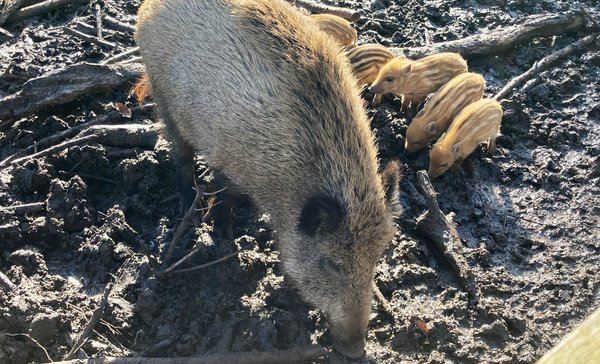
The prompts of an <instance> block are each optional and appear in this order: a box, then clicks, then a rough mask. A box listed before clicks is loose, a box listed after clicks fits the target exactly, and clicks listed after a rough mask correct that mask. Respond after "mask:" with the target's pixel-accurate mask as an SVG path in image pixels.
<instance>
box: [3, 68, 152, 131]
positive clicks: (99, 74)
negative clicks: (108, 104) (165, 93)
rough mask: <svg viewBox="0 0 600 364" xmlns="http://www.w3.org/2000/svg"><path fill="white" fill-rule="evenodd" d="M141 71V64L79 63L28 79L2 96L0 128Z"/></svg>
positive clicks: (134, 76) (116, 84)
mask: <svg viewBox="0 0 600 364" xmlns="http://www.w3.org/2000/svg"><path fill="white" fill-rule="evenodd" d="M142 70H143V66H142V65H141V64H127V65H124V64H119V65H99V64H92V63H79V64H76V65H73V66H70V67H67V68H64V69H62V70H58V71H53V72H50V73H48V74H45V75H43V76H41V77H37V78H34V79H32V80H29V81H27V82H25V84H24V85H23V88H22V90H21V91H19V92H17V93H15V94H13V95H9V96H6V97H5V98H3V99H0V129H2V128H3V127H6V126H7V125H10V123H11V121H14V120H15V119H18V118H21V117H24V116H27V115H30V114H32V113H34V112H36V111H39V110H41V109H43V108H46V107H48V106H52V105H58V104H64V103H67V102H71V101H74V100H76V99H77V98H78V97H80V96H82V95H85V94H93V93H98V92H103V91H106V90H114V89H115V88H118V87H121V86H123V85H125V84H128V83H130V84H131V83H133V82H135V81H136V80H137V79H138V78H139V77H140V75H141V74H142Z"/></svg>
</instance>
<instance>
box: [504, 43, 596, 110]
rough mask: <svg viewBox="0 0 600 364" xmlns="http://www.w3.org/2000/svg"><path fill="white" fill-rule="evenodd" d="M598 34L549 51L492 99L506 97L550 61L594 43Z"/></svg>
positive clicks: (548, 65) (552, 61) (546, 66)
mask: <svg viewBox="0 0 600 364" xmlns="http://www.w3.org/2000/svg"><path fill="white" fill-rule="evenodd" d="M599 36H600V33H594V34H592V35H588V36H587V37H585V38H581V39H579V40H578V41H577V42H575V43H573V44H570V45H568V46H566V47H564V48H562V49H559V50H558V51H556V52H553V53H550V54H549V55H547V56H546V57H544V58H542V59H540V60H539V61H537V62H535V63H534V64H533V66H531V68H530V69H528V70H527V71H525V72H523V73H522V74H520V75H518V76H517V77H514V78H513V79H512V80H510V82H508V83H507V84H506V85H505V86H504V87H503V88H502V90H500V91H499V92H498V93H497V94H496V95H495V96H494V100H500V99H502V98H504V97H506V96H507V95H508V93H509V92H510V91H512V90H513V89H514V88H516V87H517V86H519V85H521V84H522V83H524V82H525V81H527V80H529V79H530V78H532V77H534V76H536V75H538V74H539V73H540V72H541V71H543V70H545V69H547V68H548V67H550V65H551V64H552V63H554V62H556V61H558V60H559V59H561V58H564V57H566V56H568V55H570V54H572V53H575V52H576V51H578V50H581V49H583V48H585V47H586V46H588V45H589V44H591V43H594V42H595V41H596V39H598V37H599Z"/></svg>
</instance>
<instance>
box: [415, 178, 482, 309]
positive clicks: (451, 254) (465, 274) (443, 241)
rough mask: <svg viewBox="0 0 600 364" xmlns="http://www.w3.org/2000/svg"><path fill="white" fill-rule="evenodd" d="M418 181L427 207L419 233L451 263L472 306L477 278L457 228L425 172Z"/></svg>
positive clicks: (420, 218)
mask: <svg viewBox="0 0 600 364" xmlns="http://www.w3.org/2000/svg"><path fill="white" fill-rule="evenodd" d="M417 179H418V180H419V185H420V186H421V189H422V191H421V193H422V194H423V197H424V198H425V202H426V204H427V209H428V210H427V212H425V213H424V214H422V215H421V216H419V217H418V218H417V222H416V223H417V231H419V232H420V233H421V234H423V235H425V236H427V237H428V238H429V239H430V240H431V241H432V242H433V243H434V245H435V247H436V248H437V250H438V251H440V253H442V255H443V257H444V258H446V260H447V261H448V262H449V263H450V266H451V267H452V271H453V272H454V274H455V275H456V277H457V278H458V281H459V282H460V284H461V286H462V287H463V288H464V289H465V290H466V291H467V294H468V295H469V301H470V303H471V304H472V305H475V304H476V303H477V302H478V294H477V287H476V281H475V277H474V275H473V272H472V271H471V270H470V269H469V265H468V263H467V261H466V259H465V258H464V256H463V255H462V252H461V249H460V247H461V244H462V242H461V239H460V236H459V235H458V231H456V228H455V227H454V226H453V225H452V224H451V223H450V222H449V221H448V220H447V219H446V216H444V214H443V213H442V211H441V210H440V206H439V205H438V202H437V199H436V197H435V196H436V193H435V190H434V189H433V186H432V185H431V181H430V180H429V176H428V175H427V172H426V171H418V172H417Z"/></svg>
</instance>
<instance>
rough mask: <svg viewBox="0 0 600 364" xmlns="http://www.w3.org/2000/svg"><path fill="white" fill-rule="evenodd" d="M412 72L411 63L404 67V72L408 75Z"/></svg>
mask: <svg viewBox="0 0 600 364" xmlns="http://www.w3.org/2000/svg"><path fill="white" fill-rule="evenodd" d="M410 71H412V63H409V64H407V65H404V66H403V67H402V72H404V73H406V74H408V73H410Z"/></svg>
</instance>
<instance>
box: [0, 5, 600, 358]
mask: <svg viewBox="0 0 600 364" xmlns="http://www.w3.org/2000/svg"><path fill="white" fill-rule="evenodd" d="M95 4H99V5H100V6H101V9H102V11H103V14H105V15H111V16H113V17H115V18H117V19H119V20H121V21H123V22H129V23H134V22H135V14H136V10H137V8H138V7H139V4H140V2H139V1H137V0H135V1H127V2H125V1H122V0H106V1H102V2H92V3H91V4H83V5H76V6H71V7H68V8H64V9H61V10H57V11H52V12H50V13H47V14H44V15H40V16H37V17H33V18H30V19H28V20H25V21H21V22H17V23H13V24H9V25H6V26H5V28H6V29H7V30H9V31H10V32H12V33H14V34H15V37H14V38H2V42H3V43H2V44H1V45H0V97H4V96H7V95H10V94H13V93H15V92H17V91H19V90H20V88H21V86H22V85H23V83H24V82H25V81H27V80H28V79H31V78H33V77H37V76H40V75H42V74H44V73H46V72H49V71H52V70H56V69H60V68H63V67H66V66H69V65H72V64H75V63H78V62H82V61H85V62H100V61H102V60H104V59H106V58H108V57H109V56H111V55H114V54H117V53H119V52H121V51H123V50H125V49H126V48H128V47H131V46H133V45H134V42H133V40H132V37H131V34H129V33H127V32H126V31H114V30H111V29H110V28H109V27H107V28H106V30H105V32H104V36H105V38H106V40H109V41H112V42H115V43H116V44H117V46H116V47H110V46H98V45H94V44H90V43H88V42H85V41H81V40H79V39H77V38H75V37H73V36H71V35H67V34H65V33H64V32H63V31H62V29H61V27H63V26H65V25H74V24H75V21H77V20H79V21H84V22H87V23H89V24H92V25H93V24H94V22H95V20H94V14H95V7H94V5H95ZM334 4H337V5H341V6H345V7H353V8H356V9H359V10H360V11H361V14H362V15H363V17H362V19H361V20H360V21H359V22H358V24H357V28H358V30H359V42H360V43H363V42H372V41H376V42H380V43H382V44H384V45H389V46H420V45H427V44H430V43H435V42H442V41H445V40H452V39H458V38H462V37H465V36H468V35H471V34H475V33H478V32H480V31H484V30H487V29H492V28H497V27H502V26H505V25H508V24H512V23H514V22H515V21H516V20H517V19H519V18H521V17H523V16H527V15H529V14H543V13H561V12H564V11H567V10H569V9H574V8H579V7H580V6H586V7H588V8H592V9H598V8H599V5H598V2H597V1H582V2H578V1H563V2H556V1H528V0H514V1H460V0H457V1H426V0H374V1H340V2H335V3H334ZM91 33H92V34H95V33H94V31H92V32H91ZM581 36H583V34H582V33H570V34H564V35H560V36H557V37H549V38H543V39H535V40H533V41H531V42H529V43H527V44H523V45H520V46H518V47H516V48H515V49H511V50H510V51H507V52H504V53H501V54H496V55H493V56H486V57H480V58H477V59H472V60H470V61H469V66H470V69H471V70H472V71H475V72H479V73H482V74H483V75H484V76H485V79H486V81H487V84H488V89H487V95H493V94H494V92H497V91H498V90H499V89H500V88H501V87H502V86H503V85H504V84H505V83H506V82H508V81H509V80H510V79H511V78H512V77H514V76H516V75H518V74H520V73H522V72H523V71H525V70H526V69H528V68H529V67H530V66H532V65H533V63H534V62H535V61H536V60H538V59H540V58H541V57H543V56H545V55H546V54H548V53H549V52H551V51H552V50H555V49H558V48H560V47H563V46H565V45H568V44H571V43H573V42H574V41H575V40H577V39H578V38H580V37H581ZM599 66H600V51H598V47H597V46H595V48H594V47H592V48H589V49H588V50H587V51H585V52H578V53H576V54H574V55H572V56H570V57H567V58H565V59H562V60H561V61H559V62H558V63H557V64H555V66H554V67H552V68H550V69H549V70H548V71H546V72H543V73H542V74H541V81H542V82H540V83H539V84H538V85H537V86H536V87H534V88H533V89H531V90H530V91H528V92H527V93H525V94H520V93H519V92H518V89H517V90H516V91H514V92H512V93H511V95H510V96H509V98H508V100H506V101H505V102H503V106H504V108H505V116H504V119H503V124H502V127H501V131H502V133H503V134H504V136H503V137H501V138H500V139H499V140H498V150H497V152H496V154H495V155H494V156H493V157H492V158H488V157H487V156H486V155H485V154H484V153H483V152H482V150H477V151H476V152H475V153H474V154H473V155H472V156H471V157H470V158H469V159H468V160H467V161H466V162H465V163H464V164H463V166H462V167H461V168H460V169H459V170H458V171H456V172H452V173H447V174H446V175H444V176H443V177H442V178H439V179H437V180H435V181H434V187H435V189H436V190H437V192H438V194H439V195H438V200H439V203H440V206H441V209H442V211H444V212H445V213H452V214H454V217H453V219H454V221H455V222H456V224H457V226H458V231H459V233H460V235H461V237H462V239H463V247H462V248H463V250H464V252H465V255H466V257H467V260H468V263H469V266H470V269H472V271H473V273H474V275H475V277H476V281H477V286H478V289H479V291H480V302H479V305H478V306H477V308H474V307H471V306H469V303H468V299H467V294H466V292H465V291H464V290H463V289H462V288H461V286H460V284H459V283H458V281H457V280H456V278H455V276H454V275H453V273H452V271H451V269H450V267H449V265H448V263H447V262H446V261H445V260H444V259H443V258H442V256H441V255H440V254H439V252H437V251H435V250H434V249H433V248H432V245H431V244H430V242H429V241H428V240H427V239H426V238H424V237H421V236H419V235H417V234H416V233H415V231H414V226H413V225H412V223H411V222H412V221H414V219H415V218H416V217H418V216H419V215H420V214H421V213H422V212H423V211H424V204H423V199H422V198H421V197H420V194H419V192H418V187H417V185H418V183H417V180H416V177H415V173H416V171H417V170H420V169H426V167H427V163H428V162H427V155H426V154H425V153H421V154H418V155H416V156H407V155H406V154H405V153H404V152H403V145H404V133H405V131H406V127H407V123H408V122H409V121H410V117H407V116H406V115H405V114H404V113H402V112H401V111H400V105H399V102H398V99H397V98H395V97H391V96H387V97H384V100H383V103H382V104H381V105H380V106H378V107H377V108H375V109H370V110H369V114H370V116H372V118H373V121H372V126H373V128H374V129H375V130H376V134H377V136H378V139H379V143H380V155H381V158H382V159H383V160H384V161H386V160H389V159H392V158H397V159H399V160H400V161H401V162H402V163H403V164H404V166H405V178H404V180H403V182H402V185H401V188H402V191H403V192H402V196H401V197H402V204H403V206H404V217H403V219H402V220H399V233H398V234H397V236H396V238H395V239H394V241H393V243H392V244H391V245H390V247H389V248H388V249H387V250H386V252H385V255H384V257H383V258H382V259H381V262H380V264H379V266H378V268H377V273H376V283H377V285H378V287H379V288H380V290H381V291H382V293H383V294H384V296H385V297H386V298H387V299H388V300H389V302H390V303H391V305H392V307H393V317H392V316H391V315H390V314H389V313H387V312H385V311H384V310H383V309H382V307H381V305H380V303H378V302H377V301H375V300H374V301H373V304H374V310H373V316H372V320H371V324H370V330H369V333H368V345H367V355H366V356H365V358H362V359H360V360H358V362H367V361H370V362H374V363H533V362H535V360H536V359H537V358H539V357H540V356H541V355H542V354H543V353H544V352H545V351H547V350H548V349H549V348H550V347H551V346H552V345H553V344H555V343H556V342H557V341H558V340H559V339H560V338H561V337H562V336H563V335H564V334H565V333H567V332H568V331H569V330H570V329H572V328H573V327H574V326H575V325H576V324H578V323H579V322H581V320H582V319H583V318H585V317H586V316H587V315H588V314H589V313H591V311H592V310H593V309H594V308H595V307H598V306H599V304H600V293H599V287H600V275H599V269H600V268H599V267H600V228H599V216H600V183H599V179H600V143H599V142H598V141H599V140H600V121H599V119H600V97H599V90H600V81H599V80H600V68H599ZM129 87H130V85H127V86H126V87H123V88H120V89H114V90H111V91H110V92H104V93H100V94H93V93H92V94H88V95H84V96H82V97H80V98H78V99H77V100H76V101H74V102H70V103H68V104H65V105H59V106H55V107H50V108H46V109H44V110H42V111H40V112H37V113H35V114H33V115H28V116H27V117H25V118H23V119H20V120H18V121H17V122H15V123H12V124H8V125H6V124H5V125H3V128H2V130H0V160H2V159H4V158H6V157H8V156H10V155H12V154H13V153H16V152H18V151H21V150H23V149H25V148H27V147H29V146H31V145H33V143H34V142H35V141H38V140H40V139H42V138H44V137H47V136H49V135H53V134H56V133H58V132H60V131H63V130H65V129H67V128H69V127H72V126H74V125H78V124H80V123H82V122H85V121H88V120H91V119H92V118H93V117H95V116H97V115H104V114H106V113H107V112H108V110H111V109H112V106H111V104H112V103H117V102H121V103H125V104H126V105H128V106H135V105H137V102H136V101H135V100H134V99H133V98H132V97H130V96H128V89H129ZM200 92H205V93H206V96H207V97H210V90H200ZM156 121H157V119H156V118H155V116H154V115H153V113H152V111H151V109H147V110H145V111H143V112H136V113H134V115H133V117H132V118H131V119H125V118H119V119H118V122H119V123H146V124H150V123H155V122H156ZM248 152H250V153H251V152H252V151H248ZM203 168H205V167H204V166H203V165H202V163H201V161H199V162H198V173H200V172H201V171H202V170H203ZM209 179H210V174H208V177H206V178H205V179H204V182H205V183H206V184H208V183H209ZM0 181H1V183H0V205H1V206H2V207H7V206H13V205H21V204H26V203H34V202H45V203H46V204H45V205H44V209H43V210H41V211H35V212H30V213H26V214H23V213H19V214H15V213H11V212H9V211H8V210H1V211H2V212H1V214H0V244H1V245H0V247H1V253H2V254H1V255H0V272H2V273H4V274H5V275H6V276H7V277H8V278H9V279H10V280H11V281H12V282H13V283H14V284H15V285H16V288H15V289H14V290H9V289H7V288H6V287H5V286H0V311H1V314H0V362H1V363H30V362H46V361H49V359H52V360H60V359H62V358H64V357H65V355H66V354H67V352H68V351H69V350H70V349H71V347H72V346H73V343H74V341H75V339H76V336H77V335H78V334H79V333H80V332H81V330H82V329H83V327H84V326H85V325H86V323H87V321H88V320H89V318H90V316H91V312H92V311H93V310H94V309H95V308H96V306H97V304H98V302H99V301H100V298H101V296H102V293H103V291H104V289H105V287H106V286H107V284H108V283H109V282H113V283H114V286H113V288H112V291H111V293H110V296H109V300H108V305H107V308H106V310H105V312H104V315H103V316H102V320H101V322H99V323H98V324H97V325H96V326H95V331H94V333H93V334H92V335H91V337H90V339H89V340H88V341H87V342H86V343H85V344H84V345H83V346H82V347H81V348H80V349H79V350H78V351H77V353H76V357H77V358H86V357H101V356H164V357H178V356H193V355H199V354H203V353H213V352H227V351H244V350H267V351H268V350H275V349H286V348H291V347H295V346H298V345H303V344H309V343H319V344H321V345H324V346H326V347H328V348H330V344H331V337H330V335H329V333H328V329H327V327H326V325H325V321H324V318H323V317H322V315H321V314H320V313H319V312H318V311H316V310H313V309H312V308H310V307H309V306H307V305H306V304H304V303H303V302H302V301H301V299H300V297H299V296H298V294H297V292H296V290H295V289H294V287H293V286H291V285H290V283H289V281H288V280H287V279H286V278H285V277H284V276H283V274H282V272H281V267H280V264H279V256H278V253H277V247H276V244H275V242H274V241H273V237H272V231H271V230H270V228H269V225H268V222H267V221H265V220H266V219H265V218H264V216H263V215H261V214H260V213H259V212H258V211H256V210H255V209H254V208H253V207H252V205H251V204H249V203H245V204H242V205H241V206H240V207H238V209H237V212H236V218H235V225H234V231H233V233H234V236H235V239H234V240H233V241H225V240H218V239H216V238H215V237H214V236H213V235H212V234H211V227H210V226H209V225H206V224H205V225H203V224H198V225H197V228H196V229H195V230H194V231H192V232H191V233H188V234H186V236H185V237H184V239H183V242H182V244H183V246H184V250H187V249H190V248H191V247H192V246H194V245H195V244H197V245H198V247H199V251H198V253H197V254H196V255H195V257H194V258H193V259H192V260H191V261H190V262H187V263H185V265H186V266H192V265H195V264H201V263H205V262H210V261H213V260H215V259H218V258H220V257H223V256H225V255H227V254H230V253H232V252H235V251H237V250H240V249H244V250H243V252H241V253H240V254H239V255H238V256H236V257H234V258H231V259H229V260H226V261H224V262H221V263H219V264H216V265H213V266H211V267H209V268H206V269H203V270H199V271H194V272H190V273H182V274H177V275H173V276H171V277H168V278H164V279H158V278H156V276H155V275H154V273H153V272H154V271H155V270H156V269H157V264H158V262H160V260H161V259H162V256H163V254H164V246H165V244H166V243H168V242H169V241H170V240H171V238H172V237H173V234H174V232H175V229H176V227H177V226H178V223H179V221H180V219H181V217H182V216H183V214H182V208H181V206H180V201H179V198H178V196H177V191H178V184H177V180H176V175H175V171H174V166H173V162H172V160H171V154H170V146H169V144H168V143H166V142H164V141H162V142H160V143H159V144H158V145H157V146H156V148H139V147H137V148H122V147H121V148H119V147H111V146H106V145H102V144H99V143H95V142H91V143H89V144H85V145H78V146H74V147H71V148H68V149H65V150H62V151H60V152H58V153H54V154H51V155H48V156H46V157H41V158H34V159H31V160H29V161H26V162H24V163H19V164H17V165H13V166H10V167H5V168H3V169H2V170H0ZM204 203H206V200H205V201H204ZM400 221H401V223H400ZM183 253H184V251H180V252H178V253H176V254H178V255H179V256H181V255H182V254H183ZM419 322H424V323H425V324H426V326H427V329H428V330H424V329H423V328H422V327H419V324H418V323H419ZM21 334H27V335H29V337H27V336H25V335H21ZM32 339H35V341H36V342H37V344H36V343H34V341H33V340H32ZM41 347H43V348H45V350H46V351H47V355H48V356H49V357H47V356H46V354H45V353H44V350H42V349H41ZM327 360H328V361H329V362H340V361H343V358H341V357H339V356H338V355H337V354H335V353H331V354H330V355H329V358H328V359H327Z"/></svg>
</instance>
